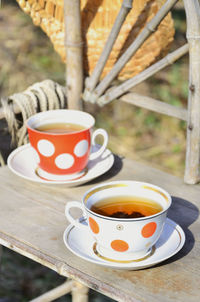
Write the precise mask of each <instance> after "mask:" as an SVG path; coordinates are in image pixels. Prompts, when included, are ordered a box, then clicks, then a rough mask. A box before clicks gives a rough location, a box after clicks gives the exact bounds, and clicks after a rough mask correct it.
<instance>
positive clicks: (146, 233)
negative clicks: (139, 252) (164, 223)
mask: <svg viewBox="0 0 200 302" xmlns="http://www.w3.org/2000/svg"><path fill="white" fill-rule="evenodd" d="M156 228H157V224H156V222H149V223H147V224H146V225H145V226H144V227H143V228H142V236H143V237H144V238H149V237H151V236H152V235H153V234H154V233H155V231H156Z"/></svg>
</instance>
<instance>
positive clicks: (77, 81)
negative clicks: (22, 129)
mask: <svg viewBox="0 0 200 302" xmlns="http://www.w3.org/2000/svg"><path fill="white" fill-rule="evenodd" d="M177 2H178V0H167V1H166V2H165V4H164V5H163V7H162V8H161V9H160V10H159V12H158V13H157V14H156V16H155V17H154V18H153V19H152V20H151V21H150V22H149V23H148V24H147V26H146V28H144V29H143V31H142V32H141V33H140V35H139V36H138V37H137V38H136V39H135V41H134V42H133V43H132V44H131V46H130V47H129V48H128V49H127V50H126V52H125V53H124V54H123V55H122V56H121V58H120V59H119V60H118V61H117V63H116V64H115V65H114V66H113V68H112V70H111V71H110V72H109V73H108V74H107V75H106V77H105V78H103V80H102V81H100V82H99V79H100V76H101V73H102V70H103V68H104V66H105V64H106V61H107V59H108V56H109V54H110V51H111V50H112V46H113V44H114V42H115V40H116V38H117V35H118V33H119V30H120V28H121V26H122V24H123V22H124V20H125V18H126V16H127V14H128V12H129V10H130V9H131V7H132V3H133V1H132V0H124V1H123V3H122V6H121V9H120V12H119V14H118V16H117V18H116V21H115V24H114V26H113V29H112V30H111V33H110V35H109V38H108V40H107V43H106V45H105V47H104V50H103V52H102V55H101V56H100V58H99V61H98V63H97V65H96V67H95V69H94V71H93V73H92V74H91V76H90V77H89V78H86V79H85V82H84V80H83V67H82V45H83V44H82V39H81V22H80V1H79V0H74V1H73V2H72V1H71V0H65V25H66V30H65V32H66V56H67V58H68V59H67V64H66V66H67V72H66V83H67V85H66V87H67V97H68V104H69V108H77V109H81V108H82V106H81V98H83V99H84V100H85V101H90V102H97V103H98V104H99V105H104V104H107V103H109V102H111V101H112V100H113V99H118V100H120V101H124V102H128V103H129V104H133V105H136V106H140V107H143V108H146V109H149V110H153V111H155V112H158V113H162V114H166V115H169V116H173V117H176V118H179V119H181V120H184V121H187V147H186V161H185V163H186V166H185V176H184V181H185V182H186V183H188V184H195V183H197V182H199V181H200V171H199V164H200V148H199V146H200V124H199V123H200V73H199V70H200V58H199V53H200V6H199V2H198V0H192V1H187V0H183V3H184V7H185V11H186V18H187V33H186V37H187V41H188V43H187V44H186V45H184V46H182V47H181V48H179V49H177V50H176V51H174V52H173V53H170V54H169V55H168V56H166V57H165V58H164V59H162V60H160V61H159V62H157V63H155V64H154V65H152V66H151V67H149V68H147V69H146V70H145V71H143V72H141V73H140V74H138V75H136V76H134V77H133V78H131V79H129V80H127V81H125V82H124V83H123V84H121V85H119V86H116V87H114V88H112V89H109V90H107V89H108V88H109V85H110V83H111V82H112V80H113V79H114V78H115V77H116V76H117V74H118V73H119V72H120V70H121V69H122V68H123V66H124V65H125V64H126V62H127V61H128V60H129V59H130V58H131V56H133V54H134V53H135V52H136V51H137V49H138V48H139V47H140V46H141V45H142V43H143V42H144V41H145V40H146V38H147V37H148V36H149V35H150V34H151V33H152V32H154V31H155V30H156V28H157V26H158V25H159V24H160V22H161V21H162V19H163V18H164V17H165V16H166V14H167V13H168V12H169V11H170V10H171V9H172V8H173V6H174V5H175V4H176V3H177ZM69 23H70V24H73V26H68V24H69ZM72 28H73V30H71V29H72ZM188 51H189V61H190V63H189V83H188V87H189V93H188V110H186V109H182V108H177V107H175V106H172V105H169V104H165V103H163V102H161V101H158V100H154V99H152V98H150V97H144V96H140V95H137V94H135V93H131V92H129V90H130V89H131V88H133V87H134V86H135V85H136V84H138V83H140V82H142V81H144V80H145V79H147V78H149V77H150V76H152V75H153V74H155V73H156V72H157V71H159V70H161V69H163V68H164V67H166V66H167V65H169V64H173V63H174V62H175V61H176V60H177V59H178V58H180V57H181V56H183V55H184V54H186V53H187V52H188ZM83 86H84V92H83V95H82V90H83Z"/></svg>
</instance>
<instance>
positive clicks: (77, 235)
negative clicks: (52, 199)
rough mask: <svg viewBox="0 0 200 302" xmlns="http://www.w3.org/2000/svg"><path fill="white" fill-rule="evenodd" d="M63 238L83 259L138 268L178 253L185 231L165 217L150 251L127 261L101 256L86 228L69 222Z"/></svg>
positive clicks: (115, 266)
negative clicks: (160, 232) (160, 230)
mask: <svg viewBox="0 0 200 302" xmlns="http://www.w3.org/2000/svg"><path fill="white" fill-rule="evenodd" d="M82 223H85V221H82ZM63 240H64V243H65V245H66V247H67V248H68V249H69V250H70V251H71V252H72V253H73V254H75V255H76V256H78V257H80V258H82V259H84V260H87V261H89V262H92V263H95V264H98V265H101V266H106V267H110V268H113V269H124V270H138V269H143V268H147V267H150V266H153V265H156V264H158V263H160V262H162V261H164V260H166V259H168V258H170V257H172V256H174V255H175V254H176V253H178V251H180V249H181V248H182V247H183V245H184V242H185V233H184V231H183V229H182V228H181V227H180V226H179V225H178V224H176V223H175V222H174V221H172V220H171V219H169V218H167V220H166V223H165V226H164V229H163V232H162V234H161V236H160V238H159V240H158V241H157V242H156V244H155V246H154V247H153V248H152V250H151V252H150V253H149V254H148V255H147V256H146V257H143V258H142V259H136V260H128V261H119V260H114V259H109V258H106V257H104V256H102V255H101V254H100V253H99V252H98V247H97V244H96V242H95V240H94V238H93V237H92V235H91V233H90V232H89V229H88V230H87V228H86V230H85V229H82V228H77V227H75V226H73V225H71V224H70V225H69V226H68V227H67V229H66V230H65V232H64V234H63Z"/></svg>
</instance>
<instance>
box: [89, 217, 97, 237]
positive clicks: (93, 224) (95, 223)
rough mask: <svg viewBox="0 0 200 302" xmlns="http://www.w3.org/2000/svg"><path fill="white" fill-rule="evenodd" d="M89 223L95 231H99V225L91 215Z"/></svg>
mask: <svg viewBox="0 0 200 302" xmlns="http://www.w3.org/2000/svg"><path fill="white" fill-rule="evenodd" d="M89 225H90V228H91V230H92V232H93V233H95V234H98V233H99V225H98V223H97V222H96V221H95V220H94V219H93V218H91V217H89Z"/></svg>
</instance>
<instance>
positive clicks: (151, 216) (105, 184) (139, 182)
mask: <svg viewBox="0 0 200 302" xmlns="http://www.w3.org/2000/svg"><path fill="white" fill-rule="evenodd" d="M131 183H134V184H141V185H144V186H147V187H148V188H149V186H150V187H151V188H152V189H154V190H155V191H156V192H157V193H160V194H161V195H162V196H163V197H164V198H165V199H166V200H167V202H168V204H167V206H166V208H165V209H163V210H162V211H160V212H158V213H156V214H154V215H150V216H144V217H138V218H117V217H109V216H104V215H101V214H97V213H95V212H93V211H91V210H90V209H89V208H88V207H87V205H86V203H87V200H85V199H86V198H87V199H88V198H89V197H90V196H91V195H92V194H91V193H92V192H93V191H95V192H97V191H96V190H98V189H100V188H102V187H108V188H109V187H110V186H111V187H112V185H120V184H121V186H122V187H123V186H125V185H126V184H127V185H128V184H131ZM95 192H94V193H95ZM82 203H83V206H84V208H85V210H86V211H87V212H89V213H90V214H92V215H94V216H97V217H99V218H102V219H105V220H112V221H118V222H120V221H121V222H133V221H140V220H148V219H151V218H154V217H157V216H160V215H162V214H164V213H165V212H167V211H168V209H169V208H170V206H171V203H172V197H171V195H170V194H169V193H168V192H167V191H165V190H164V189H162V188H161V187H159V186H156V185H154V184H151V183H147V182H143V181H134V180H121V181H112V182H108V183H103V184H100V185H97V186H95V187H93V188H91V189H90V190H88V191H87V192H85V194H84V195H83V199H82Z"/></svg>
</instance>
